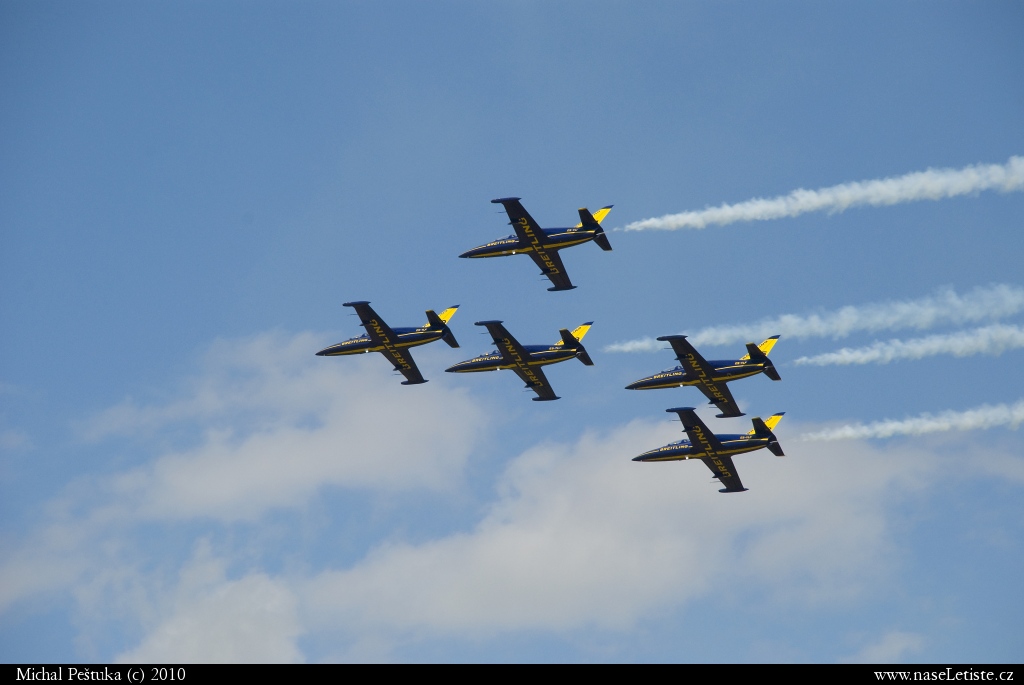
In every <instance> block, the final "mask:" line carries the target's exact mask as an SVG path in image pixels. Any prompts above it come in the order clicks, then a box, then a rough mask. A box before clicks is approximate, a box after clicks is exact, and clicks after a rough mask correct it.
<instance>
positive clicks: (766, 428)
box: [747, 412, 786, 457]
mask: <svg viewBox="0 0 1024 685" xmlns="http://www.w3.org/2000/svg"><path fill="white" fill-rule="evenodd" d="M785 413H786V412H779V413H778V414H772V415H771V416H769V417H768V419H767V420H766V421H762V420H761V417H760V416H755V417H754V418H753V419H752V420H751V423H753V424H754V429H753V430H752V431H750V432H749V433H747V435H753V436H756V437H758V438H768V445H767V447H768V451H769V452H771V453H772V454H774V455H775V456H776V457H784V456H786V454H785V452H783V451H782V445H780V444H779V440H778V438H776V437H775V433H773V432H772V431H773V430H775V426H777V425H779V421H781V420H782V417H783V415H784V414H785Z"/></svg>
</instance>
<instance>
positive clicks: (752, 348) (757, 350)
mask: <svg viewBox="0 0 1024 685" xmlns="http://www.w3.org/2000/svg"><path fill="white" fill-rule="evenodd" d="M777 342H779V336H777V335H773V336H772V337H770V338H768V339H766V340H765V341H764V342H762V343H761V344H760V345H755V344H754V343H747V353H746V354H745V355H743V356H742V357H740V359H758V358H760V357H767V356H768V354H769V353H770V352H771V351H772V348H773V347H775V343H777Z"/></svg>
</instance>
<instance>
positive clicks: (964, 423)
mask: <svg viewBox="0 0 1024 685" xmlns="http://www.w3.org/2000/svg"><path fill="white" fill-rule="evenodd" d="M1021 422H1024V400H1018V401H1017V403H1016V404H1012V405H1008V404H997V405H995V406H992V405H989V404H983V405H981V406H980V407H975V408H974V409H968V410H967V411H944V412H942V413H941V414H937V415H932V414H921V415H920V416H917V417H914V418H911V419H904V420H902V421H876V422H874V423H868V424H863V423H854V424H849V425H846V426H838V427H836V428H829V429H826V430H822V431H817V432H815V433H804V434H803V435H801V436H800V437H799V438H798V439H799V440H857V439H862V438H889V437H892V436H894V435H923V434H925V433H940V432H944V431H969V430H979V429H982V428H994V427H995V426H1010V427H1011V428H1013V429H1016V428H1017V427H1018V426H1019V425H1020V424H1021Z"/></svg>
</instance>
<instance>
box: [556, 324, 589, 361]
mask: <svg viewBox="0 0 1024 685" xmlns="http://www.w3.org/2000/svg"><path fill="white" fill-rule="evenodd" d="M583 326H586V327H587V329H589V328H590V324H584V325H583ZM583 326H579V327H578V328H577V329H576V330H577V331H578V330H580V328H583ZM558 332H559V333H561V334H562V339H561V340H559V341H558V342H557V343H556V344H555V347H565V346H569V347H575V348H576V358H577V359H579V360H580V361H581V362H583V364H584V365H585V366H593V365H594V360H593V359H591V358H590V355H589V354H588V353H587V348H585V347H583V343H581V342H580V338H582V337H583V334H582V333H581V334H580V337H579V338H577V337H576V335H575V331H573V332H572V333H570V332H569V329H568V328H562V329H559V331H558ZM586 332H587V331H586V330H584V331H583V333H586Z"/></svg>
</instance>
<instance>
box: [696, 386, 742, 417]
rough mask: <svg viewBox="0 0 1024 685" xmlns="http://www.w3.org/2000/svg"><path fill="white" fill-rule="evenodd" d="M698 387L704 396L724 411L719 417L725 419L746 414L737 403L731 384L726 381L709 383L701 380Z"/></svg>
mask: <svg viewBox="0 0 1024 685" xmlns="http://www.w3.org/2000/svg"><path fill="white" fill-rule="evenodd" d="M697 389H698V390H700V391H701V392H702V393H704V396H705V397H707V398H708V400H709V401H710V402H711V403H712V404H714V405H715V406H716V407H718V408H719V409H720V410H721V411H722V413H721V414H719V415H718V418H720V419H724V418H729V417H733V416H744V413H743V412H741V411H740V408H739V406H738V405H737V404H736V400H735V399H733V396H732V392H730V390H729V386H728V385H726V384H725V383H724V382H718V383H707V382H704V381H701V382H700V384H699V385H697Z"/></svg>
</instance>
